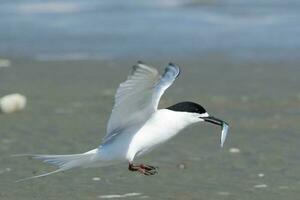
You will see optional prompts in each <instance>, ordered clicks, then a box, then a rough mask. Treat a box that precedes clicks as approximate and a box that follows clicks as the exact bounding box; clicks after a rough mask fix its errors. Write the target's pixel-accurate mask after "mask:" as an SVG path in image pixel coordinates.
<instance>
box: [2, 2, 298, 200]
mask: <svg viewBox="0 0 300 200" xmlns="http://www.w3.org/2000/svg"><path fill="white" fill-rule="evenodd" d="M299 21H300V2H299V1H297V0H286V1H279V0H265V1H261V0H251V1H250V0H227V1H223V0H152V1H146V0H140V1H137V0H123V1H118V0H109V1H108V0H103V1H96V0H72V1H68V0H62V1H48V0H39V1H38V0H28V1H18V0H15V1H11V0H1V2H0V30H1V31H0V97H2V96H4V95H7V94H11V93H21V94H23V95H25V96H26V97H27V106H26V108H25V109H24V110H23V111H21V112H17V113H13V114H4V113H2V114H0V136H1V137H0V180H1V181H0V199H87V200H89V199H107V198H116V199H120V198H122V199H143V198H145V199H206V200H208V199H213V200H217V199H221V200H222V199H230V200H233V199H243V200H248V199H249V200H250V199H263V200H267V199H272V200H273V199H295V198H297V195H299V191H300V175H299V174H300V169H299V165H300V155H299V145H300V137H299V131H300V125H299V120H300V115H299V114H300V109H299V104H300V91H299V85H300V80H299V77H300V65H299V64H300V62H299V59H298V58H299V50H300V37H299V35H300V26H299ZM137 60H142V61H144V62H145V63H148V64H150V65H153V66H157V67H158V69H159V70H160V71H161V72H163V69H164V67H165V66H166V65H167V63H168V62H170V61H172V62H174V63H176V64H178V65H179V66H181V69H182V73H181V76H180V77H179V79H178V80H177V81H176V82H175V84H174V85H173V86H172V87H171V88H170V89H169V90H168V91H167V92H166V94H165V96H163V98H162V101H161V103H160V107H166V106H169V105H172V104H174V103H177V102H180V101H186V100H189V101H195V102H198V103H199V104H201V105H203V106H204V107H205V108H206V109H207V110H208V112H209V113H211V114H213V115H215V116H216V117H219V118H221V119H224V120H225V121H228V122H229V124H230V131H229V135H228V138H227V141H226V143H225V147H224V148H223V149H221V148H220V147H219V138H220V130H219V129H216V127H214V126H209V125H202V126H201V125H195V126H193V127H190V128H188V129H187V130H185V131H184V132H182V133H181V134H180V135H178V136H177V137H176V138H174V139H173V140H172V141H170V142H168V143H167V144H166V146H163V147H161V148H159V149H157V150H155V151H153V152H152V153H151V154H149V155H147V156H145V157H144V158H141V159H140V160H138V162H145V163H148V164H152V165H156V166H159V167H160V169H159V174H158V175H156V176H153V177H144V176H141V175H138V174H134V173H130V172H128V171H127V164H124V165H120V166H114V167H112V168H109V169H108V168H103V169H99V168H98V169H90V170H72V171H68V172H65V173H60V174H56V175H53V176H49V177H46V178H41V179H36V180H30V181H28V182H23V183H15V180H17V179H20V178H24V177H28V176H32V175H35V174H41V173H45V172H48V171H51V170H53V169H54V168H51V167H49V166H47V165H44V164H41V163H39V162H38V161H33V160H28V159H25V158H12V157H10V155H11V154H17V153H39V154H70V153H81V152H84V151H87V150H90V149H92V148H94V147H96V146H97V145H99V144H100V142H101V138H102V137H103V136H104V134H105V129H106V123H107V120H108V117H109V115H110V112H111V108H112V105H113V97H114V93H115V91H116V89H117V87H118V85H119V83H120V82H122V81H124V80H125V79H126V76H127V74H128V72H129V70H130V69H131V66H132V65H133V64H135V63H136V61H137Z"/></svg>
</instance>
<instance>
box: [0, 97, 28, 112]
mask: <svg viewBox="0 0 300 200" xmlns="http://www.w3.org/2000/svg"><path fill="white" fill-rule="evenodd" d="M26 103H27V100H26V97H25V96H23V95H21V94H17V93H16V94H9V95H6V96H4V97H2V98H1V99H0V111H1V112H2V113H6V114H9V113H14V112H17V111H21V110H23V109H24V108H25V107H26Z"/></svg>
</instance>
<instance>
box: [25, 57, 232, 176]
mask: <svg viewBox="0 0 300 200" xmlns="http://www.w3.org/2000/svg"><path fill="white" fill-rule="evenodd" d="M179 74H180V69H179V67H178V66H176V65H175V64H172V63H169V65H168V66H167V67H166V69H165V72H164V73H163V75H162V76H160V74H159V73H158V71H157V70H156V69H155V68H153V67H150V66H148V65H146V64H144V63H142V62H138V63H137V64H136V65H134V66H133V69H132V71H131V73H130V74H129V76H128V78H127V80H126V81H125V82H123V83H121V84H120V86H119V88H118V90H117V92H116V95H115V103H114V106H113V109H112V113H111V116H110V118H109V121H108V124H107V130H106V135H105V136H104V138H103V141H102V143H101V145H100V146H99V147H97V148H95V149H93V150H90V151H88V152H85V153H82V154H71V155H39V154H23V155H21V156H30V157H32V158H34V159H39V160H42V161H43V162H45V163H48V164H51V165H54V166H57V167H58V169H57V170H55V171H52V172H49V173H46V174H41V175H37V176H33V177H28V178H25V179H21V180H20V181H23V180H28V179H32V178H38V177H43V176H47V175H50V174H53V173H57V172H61V171H65V170H69V169H72V168H80V167H81V168H89V167H102V166H110V165H114V164H118V163H122V162H123V163H124V162H127V163H128V169H129V170H130V171H136V172H139V173H142V174H144V175H154V174H156V173H157V168H156V167H153V166H151V165H146V164H134V163H133V161H134V159H135V158H136V157H138V156H141V155H144V154H145V153H147V152H149V151H151V150H152V149H154V148H155V147H157V146H158V145H160V144H163V143H164V142H166V141H167V140H169V139H171V138H172V137H174V136H175V135H176V134H177V133H179V132H180V131H181V130H182V129H184V128H185V127H187V126H189V125H191V124H194V123H197V122H209V123H212V124H215V125H218V126H220V127H222V134H221V146H223V143H224V141H225V138H226V135H227V132H228V125H227V123H226V122H224V121H222V120H220V119H218V118H215V117H213V116H211V115H209V114H208V113H207V112H206V110H205V109H204V108H203V107H202V106H201V105H199V104H197V103H193V102H188V101H186V102H180V103H177V104H175V105H172V106H170V107H167V108H164V109H158V103H159V100H160V98H161V96H162V95H163V93H164V92H165V90H166V89H167V88H168V87H170V86H171V85H172V83H173V82H174V81H175V79H176V78H177V77H178V76H179Z"/></svg>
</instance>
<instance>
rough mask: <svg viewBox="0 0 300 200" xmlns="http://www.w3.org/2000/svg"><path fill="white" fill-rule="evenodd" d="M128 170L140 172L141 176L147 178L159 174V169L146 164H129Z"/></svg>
mask: <svg viewBox="0 0 300 200" xmlns="http://www.w3.org/2000/svg"><path fill="white" fill-rule="evenodd" d="M128 169H129V170H130V171H138V172H140V173H141V174H144V175H146V176H150V175H154V174H157V169H158V167H154V166H151V165H145V164H140V165H133V164H129V167H128Z"/></svg>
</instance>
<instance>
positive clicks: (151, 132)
mask: <svg viewBox="0 0 300 200" xmlns="http://www.w3.org/2000/svg"><path fill="white" fill-rule="evenodd" d="M191 123H193V122H192V121H191V120H190V117H189V116H188V113H185V112H174V111H171V110H168V109H161V110H158V111H156V112H155V113H154V114H153V115H152V116H151V118H150V119H149V120H148V121H147V122H146V124H145V125H144V126H143V127H142V128H141V129H140V130H139V131H138V132H137V133H136V134H135V135H134V137H133V138H132V140H131V143H130V145H129V149H128V152H127V159H128V160H129V161H132V160H133V159H134V157H135V156H139V155H141V154H144V153H146V152H149V151H150V150H152V149H153V148H154V147H155V146H157V145H159V144H162V143H164V142H166V141H167V140H169V139H171V138H172V137H173V136H175V135H176V134H177V133H178V132H179V131H180V130H182V129H183V128H185V127H186V126H187V125H189V124H191Z"/></svg>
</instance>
